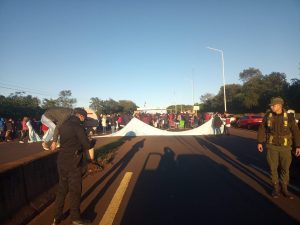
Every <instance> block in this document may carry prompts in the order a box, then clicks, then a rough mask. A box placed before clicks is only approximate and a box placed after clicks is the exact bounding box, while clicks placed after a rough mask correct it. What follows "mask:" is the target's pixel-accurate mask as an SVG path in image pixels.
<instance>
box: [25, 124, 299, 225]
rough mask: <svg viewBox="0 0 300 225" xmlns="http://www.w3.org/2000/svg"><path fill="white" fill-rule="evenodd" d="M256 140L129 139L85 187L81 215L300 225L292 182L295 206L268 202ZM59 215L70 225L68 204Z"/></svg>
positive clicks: (242, 133) (105, 221)
mask: <svg viewBox="0 0 300 225" xmlns="http://www.w3.org/2000/svg"><path fill="white" fill-rule="evenodd" d="M255 137H256V133H255V132H253V131H246V130H239V129H231V135H230V136H223V135H220V136H171V137H155V136H151V137H133V138H131V139H129V140H127V141H126V142H125V143H124V144H123V145H122V146H120V147H119V149H118V152H117V155H116V159H115V160H114V163H113V164H111V165H108V166H107V167H106V168H105V170H104V171H102V172H100V173H97V174H94V175H92V176H89V177H87V178H86V179H85V180H84V182H83V195H82V204H81V206H82V207H81V211H82V215H83V217H85V218H87V219H90V220H92V224H93V225H111V224H113V225H167V224H170V225H179V224H180V225H189V224H191V225H192V224H193V225H194V224H204V225H215V224H216V225H219V224H239V225H242V224H243V225H244V224H249V225H250V224H251V225H253V224H264V225H268V224H270V225H274V224H278V225H279V224H280V225H282V224H284V225H288V224H299V223H300V185H299V183H300V182H299V177H297V179H296V180H293V181H292V186H290V190H291V192H292V194H293V196H294V197H295V199H294V200H288V199H286V198H284V197H283V196H280V198H278V199H273V198H272V197H271V196H270V192H271V183H270V179H269V174H268V167H267V163H266V160H265V152H264V153H259V152H258V151H257V150H256V140H255ZM101 140H102V139H101V138H100V139H99V141H98V142H101ZM106 141H107V140H106ZM53 212H54V209H53V204H52V205H50V206H49V207H47V208H46V209H45V210H44V211H43V212H41V213H40V214H39V215H37V216H36V217H35V218H34V219H33V220H32V221H31V222H30V223H29V224H30V225H41V224H43V225H47V224H51V222H52V219H53ZM64 215H65V218H64V220H63V222H62V225H65V224H70V223H71V220H70V217H69V205H68V199H67V204H66V207H65V214H64Z"/></svg>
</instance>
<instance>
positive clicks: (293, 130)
mask: <svg viewBox="0 0 300 225" xmlns="http://www.w3.org/2000/svg"><path fill="white" fill-rule="evenodd" d="M257 141H258V143H260V144H263V143H266V147H267V161H268V164H269V167H270V172H271V179H272V183H273V185H276V184H278V183H279V177H278V166H279V165H280V166H281V169H280V179H281V180H282V183H283V185H287V184H288V182H289V168H290V165H291V161H292V155H291V150H292V145H293V144H294V146H295V147H300V131H299V128H298V126H297V124H296V121H295V118H294V117H293V116H292V115H290V114H288V113H286V112H285V111H284V110H283V113H282V114H276V113H273V112H267V113H266V115H265V117H264V119H263V122H262V124H261V125H260V126H259V129H258V134H257Z"/></svg>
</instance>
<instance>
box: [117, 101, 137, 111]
mask: <svg viewBox="0 0 300 225" xmlns="http://www.w3.org/2000/svg"><path fill="white" fill-rule="evenodd" d="M119 106H120V109H122V110H123V112H125V113H133V112H134V111H135V110H137V108H138V107H137V105H136V104H135V103H134V102H133V101H130V100H120V101H119Z"/></svg>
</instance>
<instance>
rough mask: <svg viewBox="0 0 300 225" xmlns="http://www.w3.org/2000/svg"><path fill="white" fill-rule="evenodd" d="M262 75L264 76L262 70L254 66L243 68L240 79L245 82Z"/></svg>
mask: <svg viewBox="0 0 300 225" xmlns="http://www.w3.org/2000/svg"><path fill="white" fill-rule="evenodd" d="M261 76H262V73H261V71H260V70H259V69H256V68H253V67H250V68H248V69H246V70H243V72H241V73H240V74H239V77H240V80H242V81H243V82H244V83H245V82H247V81H249V80H250V79H251V78H253V77H261Z"/></svg>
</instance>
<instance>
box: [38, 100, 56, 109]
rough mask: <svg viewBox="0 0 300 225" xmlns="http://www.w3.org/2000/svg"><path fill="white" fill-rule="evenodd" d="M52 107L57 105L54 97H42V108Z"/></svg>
mask: <svg viewBox="0 0 300 225" xmlns="http://www.w3.org/2000/svg"><path fill="white" fill-rule="evenodd" d="M53 107H59V104H58V102H57V100H56V99H52V98H50V99H47V98H44V99H43V102H42V108H43V109H49V108H53Z"/></svg>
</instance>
